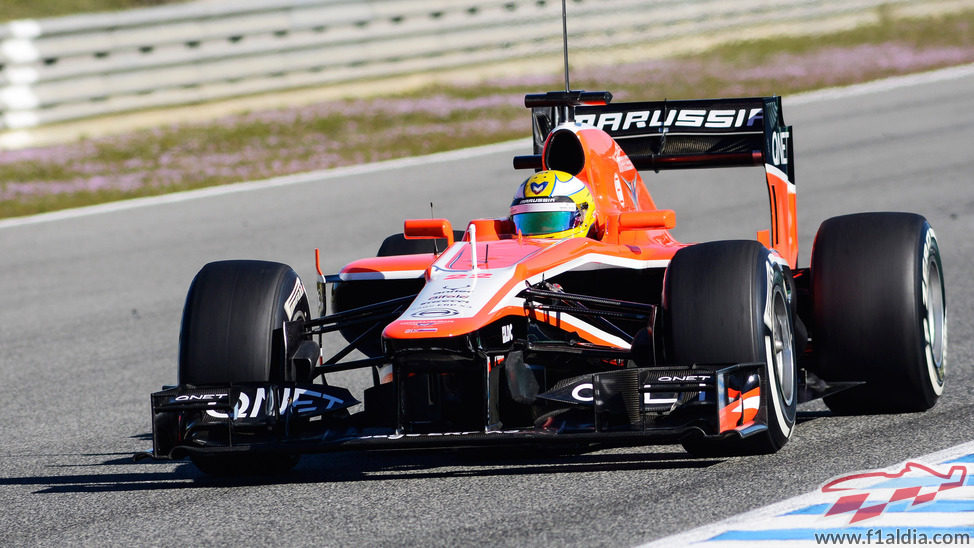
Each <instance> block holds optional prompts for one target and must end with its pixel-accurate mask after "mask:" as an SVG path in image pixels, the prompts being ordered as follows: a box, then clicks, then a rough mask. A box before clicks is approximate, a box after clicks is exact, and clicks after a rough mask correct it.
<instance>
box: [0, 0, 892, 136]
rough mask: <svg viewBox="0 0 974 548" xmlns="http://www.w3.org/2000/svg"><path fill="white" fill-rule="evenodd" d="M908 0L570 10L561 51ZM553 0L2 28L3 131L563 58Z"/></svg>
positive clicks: (255, 2)
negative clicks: (518, 61) (456, 69)
mask: <svg viewBox="0 0 974 548" xmlns="http://www.w3.org/2000/svg"><path fill="white" fill-rule="evenodd" d="M908 1H909V0H735V1H733V2H728V1H726V0H568V11H569V20H568V24H569V37H570V41H571V46H572V48H577V49H588V48H598V47H606V46H616V45H620V44H628V43H634V42H635V43H643V42H653V41H659V40H663V39H667V38H671V37H677V36H684V35H698V34H701V33H706V32H709V31H714V30H726V29H733V28H735V27H744V26H747V25H753V24H756V23H768V22H772V23H773V22H790V21H801V20H808V19H815V18H821V17H829V16H835V15H840V14H844V13H853V12H861V11H864V10H869V9H875V8H877V7H878V6H881V5H888V4H906V3H908ZM561 28H562V21H561V2H560V1H559V0H242V1H239V0H238V1H229V2H222V1H220V2H214V1H209V2H197V3H190V4H177V5H169V6H162V7H156V8H147V9H139V10H131V11H125V12H117V13H104V14H86V15H77V16H69V17H60V18H52V19H41V20H22V21H13V22H9V23H7V24H4V25H0V130H3V129H18V128H29V127H35V126H39V125H44V124H49V123H53V122H60V121H66V120H72V119H77V118H83V117H88V116H96V115H102V114H108V113H117V112H122V111H127V110H134V109H144V108H150V107H160V106H167V105H177V104H188V103H194V102H200V101H206V100H212V99H221V98H228V97H233V96H239V95H246V94H253V93H262V92H269V91H276V90H282V89H289V88H297V87H303V86H313V85H322V84H328V83H334V82H341V81H349V80H356V79H364V78H370V77H377V76H385V75H393V74H403V73H409V72H414V71H424V70H435V69H443V68H451V67H457V66H466V65H476V64H479V63H485V62H493V61H498V60H506V59H515V58H521V57H528V56H532V55H539V54H547V53H553V52H557V51H560V48H561Z"/></svg>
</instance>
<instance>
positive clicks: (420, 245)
mask: <svg viewBox="0 0 974 548" xmlns="http://www.w3.org/2000/svg"><path fill="white" fill-rule="evenodd" d="M462 239H463V231H462V230H454V231H453V240H454V241H460V240H462ZM444 249H446V239H445V238H431V239H408V240H407V239H406V236H405V235H404V234H402V233H400V234H393V235H391V236H388V237H387V238H386V239H385V240H382V244H381V245H380V246H379V251H378V252H376V254H375V256H376V257H391V256H393V255H418V254H420V253H439V252H440V251H443V250H444Z"/></svg>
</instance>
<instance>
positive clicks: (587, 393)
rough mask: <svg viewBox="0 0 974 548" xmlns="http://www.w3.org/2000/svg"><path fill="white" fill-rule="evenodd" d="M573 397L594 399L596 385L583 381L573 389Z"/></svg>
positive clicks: (584, 399) (581, 399)
mask: <svg viewBox="0 0 974 548" xmlns="http://www.w3.org/2000/svg"><path fill="white" fill-rule="evenodd" d="M572 398H574V399H575V400H578V401H583V402H590V401H593V400H594V399H595V387H594V386H592V383H590V382H585V383H582V384H580V385H578V386H576V387H575V388H574V389H573V390H572Z"/></svg>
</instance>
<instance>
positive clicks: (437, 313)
mask: <svg viewBox="0 0 974 548" xmlns="http://www.w3.org/2000/svg"><path fill="white" fill-rule="evenodd" d="M459 313H460V312H458V311H457V310H454V309H452V308H427V309H424V310H417V311H416V312H413V313H412V314H410V316H412V317H414V318H448V317H450V316H456V315H457V314H459Z"/></svg>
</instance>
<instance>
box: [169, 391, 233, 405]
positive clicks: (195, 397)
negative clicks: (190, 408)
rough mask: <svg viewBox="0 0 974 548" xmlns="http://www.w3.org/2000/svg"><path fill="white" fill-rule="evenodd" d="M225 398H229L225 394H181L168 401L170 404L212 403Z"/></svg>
mask: <svg viewBox="0 0 974 548" xmlns="http://www.w3.org/2000/svg"><path fill="white" fill-rule="evenodd" d="M227 396H229V394H227V393H225V392H224V393H222V394H183V395H181V396H176V397H175V398H172V399H171V400H170V401H172V402H177V401H178V402H187V401H213V400H217V401H218V400H222V399H223V398H226V397H227ZM213 403H214V404H215V403H216V401H213Z"/></svg>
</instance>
